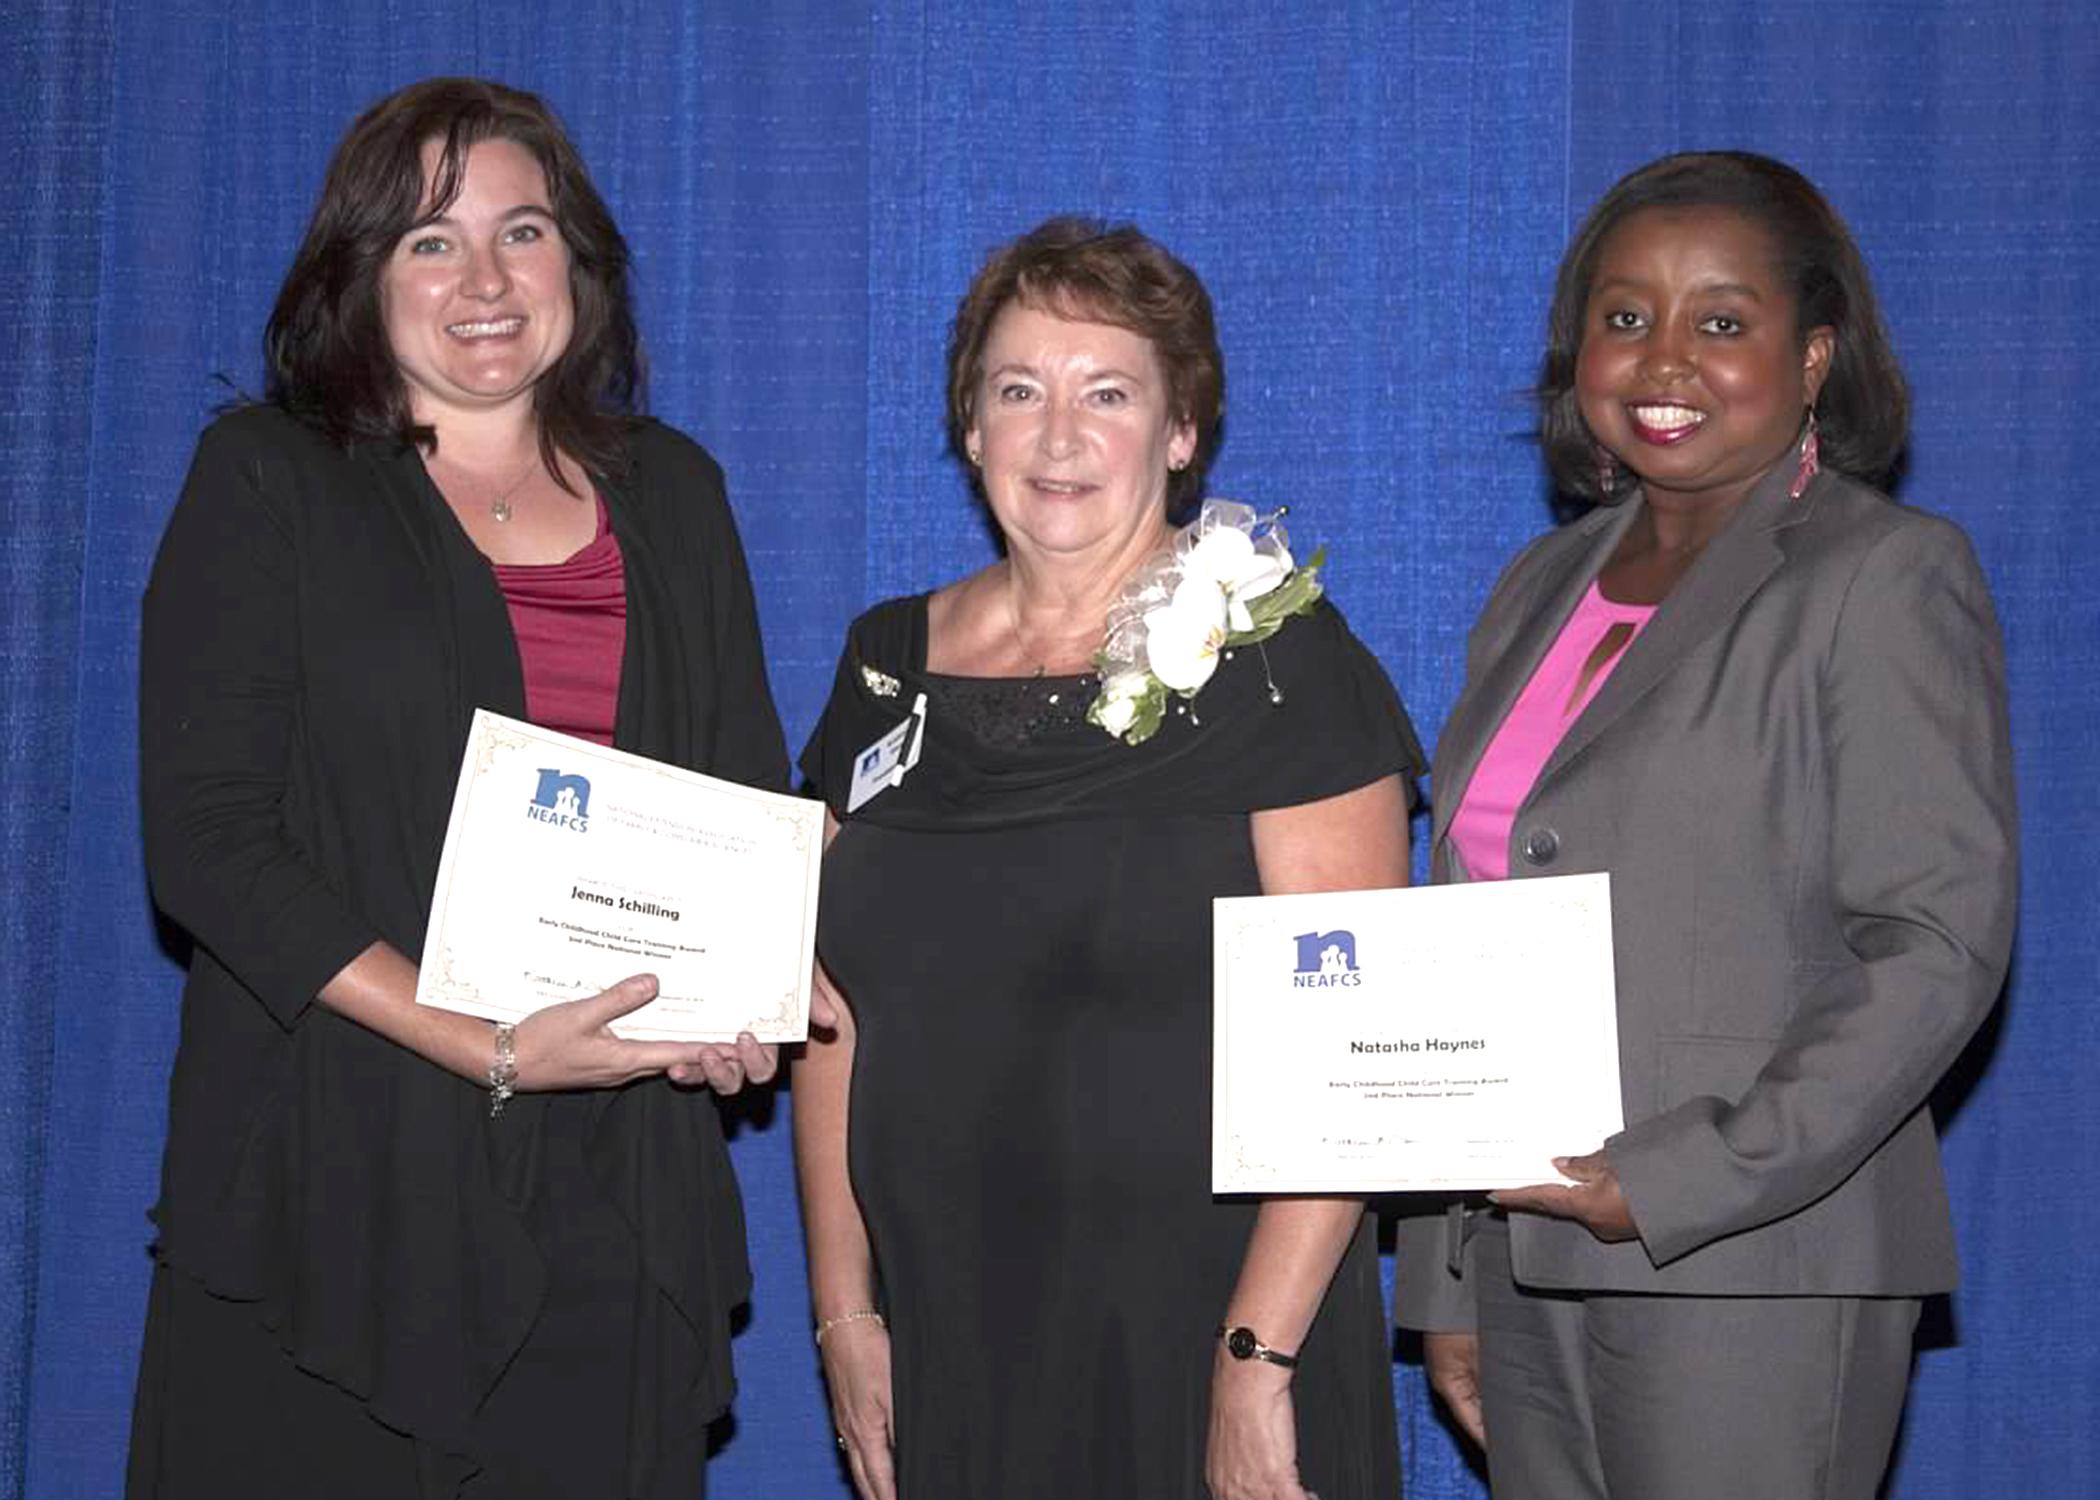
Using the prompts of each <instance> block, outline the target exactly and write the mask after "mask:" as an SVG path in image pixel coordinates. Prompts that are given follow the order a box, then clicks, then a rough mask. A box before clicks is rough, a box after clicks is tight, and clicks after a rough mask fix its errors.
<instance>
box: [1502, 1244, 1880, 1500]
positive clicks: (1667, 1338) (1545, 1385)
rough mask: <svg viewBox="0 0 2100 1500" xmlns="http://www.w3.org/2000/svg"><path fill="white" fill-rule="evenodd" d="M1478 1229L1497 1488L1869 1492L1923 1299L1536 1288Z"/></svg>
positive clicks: (1697, 1498)
mask: <svg viewBox="0 0 2100 1500" xmlns="http://www.w3.org/2000/svg"><path fill="white" fill-rule="evenodd" d="M1476 1233H1477V1234H1478V1237H1479V1243H1478V1246H1477V1252H1478V1259H1477V1262H1476V1265H1477V1273H1476V1274H1477V1275H1478V1276H1479V1310H1480V1365H1481V1402H1482V1410H1483V1414H1484V1416H1485V1418H1486V1422H1487V1435H1488V1448H1487V1454H1488V1476H1489V1481H1490V1484H1491V1485H1492V1487H1493V1491H1494V1496H1495V1500H1737V1497H1740V1500H1874V1493H1875V1489H1876V1487H1877V1486H1878V1485H1879V1484H1880V1482H1881V1475H1882V1471H1883V1469H1884V1468H1886V1467H1887V1465H1888V1459H1889V1448H1890V1445H1891V1444H1892V1443H1893V1441H1894V1440H1895V1435H1896V1425H1897V1422H1898V1421H1899V1419H1900V1418H1901V1417H1902V1414H1903V1397H1904V1392H1905V1390H1906V1389H1907V1387H1908V1386H1909V1383H1910V1365H1911V1338H1912V1335H1913V1333H1914V1332H1915V1331H1916V1328H1917V1321H1918V1306H1919V1304H1918V1302H1917V1300H1916V1299H1914V1298H1908V1297H1655V1296H1643V1295H1629V1294H1624V1293H1602V1292H1590V1293H1583V1292H1548V1291H1531V1290H1527V1289H1525V1288H1522V1287H1519V1286H1517V1285H1516V1284H1515V1282H1514V1281H1513V1280H1512V1279H1511V1276H1510V1268H1509V1229H1508V1225H1507V1224H1506V1223H1505V1222H1504V1221H1503V1220H1502V1218H1501V1216H1500V1215H1495V1216H1493V1217H1487V1216H1483V1217H1482V1219H1480V1220H1479V1221H1478V1229H1477V1231H1476Z"/></svg>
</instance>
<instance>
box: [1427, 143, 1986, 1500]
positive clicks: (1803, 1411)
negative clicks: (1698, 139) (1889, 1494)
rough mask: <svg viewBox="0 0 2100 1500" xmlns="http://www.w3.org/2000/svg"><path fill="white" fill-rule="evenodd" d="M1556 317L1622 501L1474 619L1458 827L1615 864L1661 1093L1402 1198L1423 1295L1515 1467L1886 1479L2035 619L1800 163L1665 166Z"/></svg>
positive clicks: (1528, 567)
mask: <svg viewBox="0 0 2100 1500" xmlns="http://www.w3.org/2000/svg"><path fill="white" fill-rule="evenodd" d="M1550 326H1551V330H1552V332H1551V334H1550V336H1549V350H1548V354H1547V359H1546V366H1545V379H1544V380H1543V382H1542V385H1543V388H1544V397H1545V403H1546V413H1545V421H1544V437H1545V441H1546V445H1547V450H1548V455H1549V458H1550V459H1551V460H1552V462H1553V464H1554V467H1555V473H1556V478H1558V479H1559V480H1561V482H1562V483H1563V485H1564V487H1566V488H1568V489H1571V490H1575V491H1580V492H1586V493H1588V494H1589V495H1590V496H1591V497H1592V498H1599V499H1604V500H1606V501H1608V502H1610V503H1606V504H1603V505H1600V506H1598V507H1597V508H1596V509H1595V510H1593V511H1591V512H1590V514H1589V515H1588V516H1586V517H1585V518H1584V519H1582V520H1579V521H1577V522H1575V523H1574V524H1572V525H1570V526H1567V527H1564V528H1562V529H1561V530H1559V531H1557V532H1554V533H1552V534H1551V535H1548V536H1546V537H1543V538H1541V539H1540V540H1538V541H1537V542H1535V543H1534V544H1533V545H1532V546H1531V547H1530V548H1529V549H1527V550H1526V551H1525V552H1524V553H1523V554H1522V555H1521V556H1519V557H1518V559H1517V560H1516V561H1515V562H1514V563H1513V564H1512V565H1511V566H1510V568H1509V569H1508V571H1507V572H1506V573H1505V574H1504V576H1503V578H1502V579H1501V581H1500V582H1499V583H1498V585H1497V586H1496V588H1495V590H1494V594H1493V596H1492V598H1491V599H1490V600H1489V602H1488V604H1487V607H1486V609H1485V611H1484V613H1483V614H1482V616H1481V619H1480V621H1479V623H1478V625H1477V626H1476V627H1475V629H1474V632H1473V635H1472V638H1471V641H1470V645H1469V651H1468V661H1467V677H1466V688H1465V691H1464V693H1463V695H1462V697H1461V699H1460V701H1459V703H1458V704H1457V706H1456V707H1455V708H1454V710H1453V712H1452V715H1451V718H1450V721H1449V723H1448V724H1447V725H1446V726H1445V729H1444V733H1443V736H1442V739H1441V742H1440V743H1439V745H1438V749H1437V755H1436V765H1435V804H1436V817H1435V824H1434V830H1433V844H1432V857H1433V860H1434V865H1435V874H1436V878H1437V879H1439V880H1443V881H1454V880H1468V879H1479V878H1496V877H1498V876H1502V875H1506V876H1507V877H1508V878H1524V877H1527V876H1537V875H1562V874H1574V873H1582V872H1589V871H1599V870H1601V871H1609V872H1610V874H1611V879H1612V904H1613V913H1614V915H1613V942H1614V949H1615V963H1616V966H1617V987H1618V1001H1619V1053H1620V1072H1621V1089H1622V1093H1623V1097H1624V1105H1625V1118H1626V1120H1627V1122H1628V1124H1627V1127H1626V1129H1625V1130H1624V1131H1622V1132H1621V1133H1619V1134H1617V1135H1615V1136H1613V1137H1612V1138H1611V1139H1610V1140H1609V1141H1607V1142H1606V1143H1605V1146H1604V1149H1603V1150H1601V1151H1598V1152H1595V1153H1593V1154H1591V1155H1588V1156H1577V1157H1573V1158H1563V1159H1560V1160H1559V1161H1558V1162H1557V1163H1556V1165H1557V1166H1559V1167H1560V1169H1561V1171H1562V1172H1563V1174H1564V1175H1565V1176H1566V1177H1567V1178H1571V1179H1573V1180H1574V1185H1572V1186H1569V1185H1565V1184H1548V1185H1542V1186H1540V1187H1538V1188H1528V1189H1522V1190H1518V1191H1515V1192H1508V1193H1498V1194H1495V1195H1494V1202H1493V1203H1491V1204H1485V1205H1481V1204H1474V1205H1468V1206H1454V1207H1452V1208H1450V1209H1449V1210H1448V1211H1446V1212H1443V1213H1436V1214H1421V1215H1416V1216H1411V1217H1409V1218H1407V1219H1404V1220H1403V1222H1402V1228H1401V1233H1400V1251H1401V1258H1400V1269H1399V1293H1398V1314H1399V1319H1400V1321H1401V1323H1402V1324H1403V1325H1405V1326H1409V1327H1414V1328H1419V1329H1422V1330H1425V1332H1426V1333H1427V1335H1428V1337H1427V1338H1426V1339H1425V1350H1426V1351H1427V1358H1428V1363H1429V1366H1430V1374H1431V1379H1432V1382H1433V1383H1434V1384H1435V1385H1436V1387H1437V1389H1438V1390H1439V1392H1440V1394H1442V1395H1443V1396H1444V1398H1445V1400H1446V1401H1447V1403H1448V1404H1449V1405H1450V1406H1451V1408H1452V1410H1453V1413H1454V1415H1455V1416H1456V1417H1457V1418H1458V1420H1459V1421H1460V1423H1461V1425H1463V1426H1465V1427H1466V1428H1467V1429H1468V1430H1469V1431H1471V1432H1472V1433H1473V1434H1474V1435H1475V1436H1476V1437H1478V1436H1479V1435H1480V1433H1481V1430H1482V1428H1483V1427H1484V1429H1485V1438H1486V1445H1487V1453H1488V1461H1489V1467H1490V1471H1491V1475H1492V1478H1493V1481H1494V1488H1495V1493H1496V1495H1497V1497H1498V1500H1507V1497H1510V1496H1526V1495H1540V1496H1546V1495H1551V1496H1555V1497H1561V1496H1598V1497H1607V1496H1608V1497H1614V1500H1623V1497H1628V1496H1650V1495H1653V1496H1664V1495H1673V1496H1693V1495H1696V1496H1700V1497H1702V1500H1703V1497H1720V1496H1730V1495H1738V1494H1740V1495H1744V1496H1753V1495H1754V1496H1757V1497H1759V1500H1771V1497H1775V1496H1787V1495H1793V1494H1803V1495H1806V1494H1815V1495H1819V1496H1822V1495H1857V1496H1862V1497H1866V1496H1871V1495H1872V1494H1873V1492H1874V1488H1875V1486H1876V1484H1877V1483H1878V1480H1879V1477H1880V1474H1881V1471H1882V1468H1883V1467H1884V1466H1885V1464H1886V1462H1887V1455H1888V1451H1889V1446H1890V1442H1891V1440H1892V1438H1893V1434H1894V1431H1895V1426H1896V1423H1897V1420H1898V1418H1899V1416H1900V1413H1901V1410H1902V1402H1903V1394H1904V1390H1905V1387H1906V1384H1907V1380H1908V1372H1909V1363H1910V1352H1911V1335H1912V1331H1913V1328H1914V1326H1915V1322H1916V1316H1917V1308H1918V1303H1917V1299H1918V1298H1920V1297H1922V1296H1924V1295H1927V1294H1930V1293H1935V1292H1941V1291H1946V1290H1948V1289H1950V1288H1951V1287H1952V1286H1953V1285H1954V1282H1955V1276H1956V1266H1955V1248H1954V1242H1953V1233H1952V1226H1951V1222H1950V1217H1949V1213H1948V1207H1947V1198H1946V1190H1945V1185H1944V1182H1943V1179H1942V1174H1941V1169H1940V1162H1939V1152H1938V1145H1937V1140H1936V1137H1935V1133H1934V1128H1933V1124H1932V1121H1931V1118H1930V1115H1929V1113H1928V1110H1927V1108H1926V1099H1927V1095H1928V1093H1929V1092H1930V1090H1931V1089H1932V1087H1933V1085H1934V1084H1935V1083H1936V1082H1937V1081H1938V1080H1939V1078H1940V1077H1941V1076H1942V1074H1943V1073H1944V1072H1945V1071H1946V1070H1947V1068H1948V1067H1949V1066H1950V1065H1951V1064H1952V1063H1953V1061H1954V1060H1955V1058H1956V1056H1957V1055H1958V1054H1959V1052H1960V1051H1961V1049H1962V1047H1963V1046H1964V1044H1965V1043H1966V1042H1967V1041H1968V1039H1969V1038H1970V1036H1971V1035H1972V1034H1973V1033H1974V1031H1975V1029H1976V1027H1977V1025H1978V1024H1979V1022H1980V1021H1981V1020H1982V1018H1983V1017H1984V1015H1985V1014H1986V1013H1987V1012H1988V1011H1989V1009H1990V1007H1991V1006H1992V1004H1993V1003H1994V1002H1995V1000H1996V997H1997V994H1998V991H1999V988H2000V986H2001V984H2002V983H2003V979H2004V974H2005V968H2006V963H2007V959H2008V956H2009V950H2010V946H2011V941H2012V931H2013V913H2014V889H2015V853H2014V848H2015V830H2014V807H2013V789H2012V759H2011V753H2010V750H2009V747H2008V743H2007V728H2006V713H2005V687H2004V671H2003V664H2002V656H2001V648H2000V643H1999V637H1998V628H1997V622H1996V619H1995V616H1994V613H1993V610H1992V607H1991V602H1990V597H1989V594H1988V591H1987V589H1986V586H1985V584H1984V580H1983V577H1982V574H1981V572H1980V570H1979V569H1978V567H1977V564H1976V560H1975V558H1974V556H1973V554H1972V552H1971V550H1970V548H1969V545H1968V542H1967V540H1966V539H1965V538H1964V537H1963V536H1962V534H1961V532H1960V531H1959V530H1958V529H1957V528H1956V527H1954V526H1953V525H1951V524H1949V523H1948V522H1946V521H1943V520H1940V519H1938V518H1935V517H1932V516H1929V515H1926V514H1923V513H1921V512H1918V511H1914V510H1910V509H1907V508H1904V507H1902V506H1899V505H1896V504H1894V503H1893V502H1891V501H1890V500H1888V499H1887V498H1886V497H1884V496H1882V495H1880V494H1878V493H1877V492H1875V491H1874V490H1873V489H1871V488H1869V487H1868V486H1867V485H1866V484H1864V483H1861V482H1858V479H1857V477H1855V476H1860V475H1872V474H1878V473H1880V472H1883V471H1884V470H1885V469H1886V467H1887V464H1888V461H1889V460H1890V459H1892V458H1893V457H1894V455H1895V453H1896V451H1897V449H1898V448H1899V447H1900V445H1901V442H1902V438H1903V432H1904V420H1903V419H1904V393H1903V387H1902V381H1901V375H1900V372H1899V371H1897V369H1896V366H1895V363H1894V359H1893V356H1892V355H1891V354H1890V353H1889V351H1888V345H1887V341H1886V338H1885V336H1884V335H1883V333H1882V330H1881V327H1880V319H1879V315H1878V313H1877V312H1876V311H1875V309H1874V304H1873V299H1872V290H1871V285H1870V283H1869V282H1868V280H1867V277H1866V273H1865V269H1864V267H1863V266H1862V265H1860V263H1859V260H1858V256H1857V251H1856V250H1855V249H1854V248H1853V247H1852V244H1851V241H1850V238H1849V236H1848V235H1847V234H1846V233H1845V231H1844V228H1843V225H1842V224H1841V223H1840V222H1839V221H1838V220H1837V217H1836V215H1835V213H1834V212H1832V211H1831V210H1830V208H1829V206H1828V204H1827V203H1825V202H1824V201H1823V199H1822V198H1821V195H1820V194H1818V193H1817V192H1816V191H1815V189H1814V188H1813V187H1812V186H1810V185H1809V184H1808V183H1807V182H1806V180H1805V179H1802V178H1801V177H1800V176H1799V174H1797V173H1794V172H1793V171H1792V170H1791V169H1790V168H1787V167H1785V166H1783V165H1781V164H1779V163H1777V162H1772V161H1769V160H1768V159H1765V158H1761V157H1751V156H1747V155H1741V154H1735V153H1720V154H1705V155H1698V156H1684V157H1673V158H1666V159H1664V160H1663V161H1661V162H1657V163H1654V164H1651V165H1650V166H1649V167H1646V168H1643V169H1641V171H1639V172H1636V173H1635V174H1633V176H1631V177H1629V178H1628V179H1626V180H1625V181H1623V182H1621V183H1620V184H1619V185H1618V186H1616V187H1614V188H1613V189H1612V190H1611V192H1610V193H1609V194H1607V195H1606V197H1605V199H1604V200H1603V201H1602V202H1600V204H1599V205H1598V207H1597V208H1596V210H1594V211H1593V213H1592V215H1591V217H1590V220H1589V222H1588V224H1587V225H1586V226H1585V228H1584V229H1583V230H1582V231H1581V232H1580V234H1579V235H1578V237H1577V239H1576V241H1575V243H1574V245H1573V246H1572V247H1571V248H1570V251H1569V254H1568V258H1567V261H1566V262H1564V264H1563V267H1562V272H1561V281H1560V286H1559V290H1558V292H1557V294H1556V298H1555V306H1554V312H1553V316H1552V319H1551V322H1550ZM1527 755H1528V756H1529V759H1527ZM1505 865H1506V869H1505V868H1503V866H1505ZM1483 866H1486V867H1487V868H1483ZM1543 982H1545V983H1550V978H1548V979H1546V980H1544V981H1543ZM1568 1145H1569V1149H1570V1150H1571V1151H1582V1150H1586V1149H1587V1147H1588V1145H1589V1143H1586V1142H1581V1141H1572V1140H1571V1141H1570V1142H1569V1143H1568ZM1547 1165H1548V1164H1546V1163H1541V1164H1540V1166H1541V1174H1540V1175H1541V1179H1542V1183H1546V1180H1548V1179H1550V1178H1551V1176H1552V1173H1551V1172H1550V1171H1549V1170H1547Z"/></svg>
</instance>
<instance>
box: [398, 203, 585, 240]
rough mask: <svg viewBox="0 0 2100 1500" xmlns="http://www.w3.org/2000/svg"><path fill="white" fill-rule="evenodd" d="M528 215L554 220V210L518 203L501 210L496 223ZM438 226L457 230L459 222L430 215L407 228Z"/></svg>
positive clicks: (445, 214)
mask: <svg viewBox="0 0 2100 1500" xmlns="http://www.w3.org/2000/svg"><path fill="white" fill-rule="evenodd" d="M528 215H530V216H533V217H536V218H542V219H548V220H552V219H553V218H554V210H553V209H551V208H548V207H547V206H546V205H544V204H540V203H520V204H518V205H517V206H516V207H514V208H506V209H505V210H503V212H502V213H501V214H500V215H499V216H498V220H497V221H498V222H499V223H503V224H508V223H510V222H511V220H513V219H522V218H525V217H527V216H528ZM440 224H442V225H444V226H445V227H446V228H448V229H457V228H458V227H459V220H457V219H455V218H453V217H452V215H450V214H449V213H444V214H431V215H430V216H429V217H427V218H422V219H418V220H416V222H415V223H413V224H411V225H409V226H408V227H409V231H410V232H411V233H413V232H414V231H416V230H418V229H429V228H432V227H433V226H436V225H440Z"/></svg>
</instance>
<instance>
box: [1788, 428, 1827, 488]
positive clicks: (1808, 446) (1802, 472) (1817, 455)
mask: <svg viewBox="0 0 2100 1500" xmlns="http://www.w3.org/2000/svg"><path fill="white" fill-rule="evenodd" d="M1821 448H1822V444H1821V443H1819V442H1818V441H1817V439H1816V409H1815V408H1814V407H1813V406H1811V407H1810V408H1809V409H1808V424H1807V426H1806V427H1805V428H1803V430H1802V433H1801V461H1800V463H1799V464H1797V465H1796V466H1795V468H1794V482H1793V483H1792V484H1790V485H1788V486H1787V487H1786V497H1787V499H1789V500H1799V499H1800V498H1801V497H1802V496H1803V495H1805V494H1807V493H1808V487H1809V485H1810V484H1812V483H1813V482H1814V481H1815V477H1816V475H1817V474H1819V473H1821V472H1822V470H1823V463H1822V454H1821Z"/></svg>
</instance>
